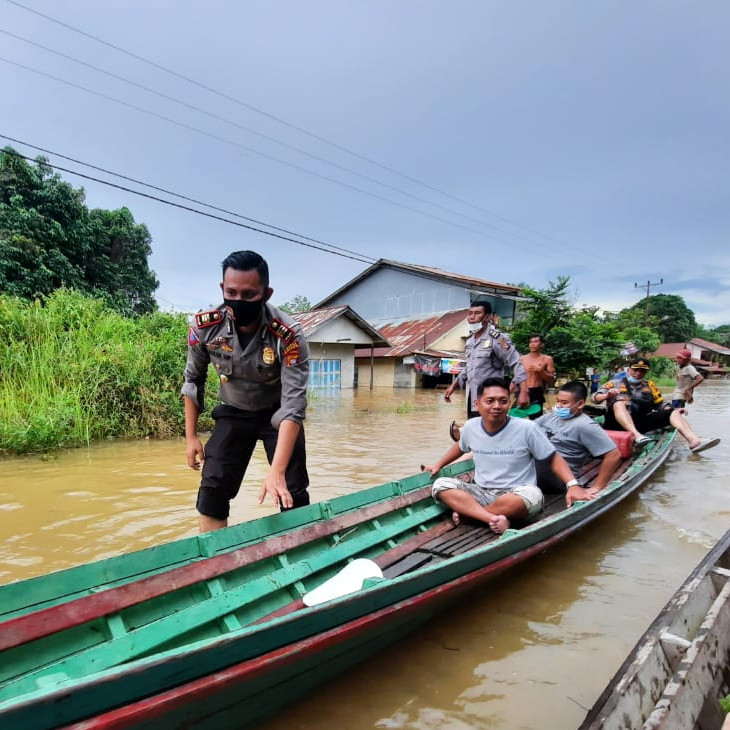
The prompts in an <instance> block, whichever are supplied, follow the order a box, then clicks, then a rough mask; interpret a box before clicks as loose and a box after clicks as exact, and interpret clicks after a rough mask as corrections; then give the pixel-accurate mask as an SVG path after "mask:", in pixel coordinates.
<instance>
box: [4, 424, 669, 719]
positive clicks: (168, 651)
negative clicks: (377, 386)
mask: <svg viewBox="0 0 730 730" xmlns="http://www.w3.org/2000/svg"><path fill="white" fill-rule="evenodd" d="M673 437H674V434H673V433H668V434H664V435H660V436H659V437H658V438H657V440H656V441H655V442H654V443H653V444H652V445H651V447H650V448H645V449H644V450H643V451H642V452H641V454H640V455H639V456H638V458H636V459H635V460H634V461H633V462H632V463H631V464H630V465H628V468H626V469H625V471H624V472H623V474H622V475H621V477H620V478H618V479H617V480H615V481H614V482H612V484H611V485H610V486H609V487H607V488H606V489H605V490H603V491H602V492H601V493H600V494H599V496H598V498H597V499H595V500H592V501H590V502H584V503H578V504H577V505H574V507H572V508H571V509H570V510H562V511H559V512H557V513H556V514H554V515H551V516H548V517H546V518H544V519H542V520H540V521H538V522H535V523H534V524H531V525H528V526H526V527H524V528H523V529H521V530H509V531H508V532H507V533H505V535H503V536H501V537H500V538H499V539H492V540H491V541H490V542H488V543H486V544H484V545H481V546H477V547H475V548H474V549H468V550H466V552H463V553H462V554H455V555H453V556H452V557H445V558H443V559H440V560H438V561H435V562H429V563H427V564H423V565H421V566H420V567H416V568H415V569H413V570H410V571H409V572H405V573H403V574H401V575H395V576H394V577H389V578H387V579H385V580H383V581H381V582H377V583H375V584H374V585H372V586H370V587H367V588H363V589H362V590H360V591H357V592H356V593H352V594H350V595H347V596H343V597H341V598H338V599H336V600H333V601H330V602H329V603H325V604H322V605H321V606H316V607H312V608H303V607H302V606H300V605H297V601H298V600H300V599H301V596H302V594H303V593H304V592H306V591H307V590H311V588H312V587H314V586H316V585H318V584H319V583H321V582H322V581H323V580H324V579H326V578H328V577H330V576H331V575H333V574H335V573H336V572H337V571H338V570H339V569H340V568H341V567H342V566H343V565H345V564H346V563H347V562H348V561H349V560H351V559H352V558H355V557H368V558H371V559H375V560H381V559H382V557H383V555H388V554H393V555H396V556H397V558H398V560H401V557H402V556H400V555H399V554H398V550H399V549H400V548H404V549H405V548H407V547H408V545H410V544H413V543H414V541H415V542H418V541H419V540H421V538H422V537H424V536H425V537H428V535H429V534H430V533H431V532H434V531H439V530H441V529H442V528H441V527H440V525H443V523H444V518H445V517H447V511H446V510H445V509H444V507H443V505H441V504H439V503H436V502H434V501H433V500H432V499H431V498H430V497H423V495H424V494H425V495H427V494H428V489H427V488H426V487H427V485H428V484H429V482H430V478H429V476H428V475H426V474H419V475H415V476H413V477H408V478H406V479H404V480H401V481H399V482H393V483H389V484H387V485H381V486H379V487H374V488H372V489H369V490H364V491H362V492H359V493H356V494H352V495H347V496H345V497H339V498H337V499H334V500H331V501H330V502H326V503H322V504H319V505H312V506H310V507H307V508H302V509H299V510H294V511H292V512H288V513H284V514H282V515H273V516H271V517H267V518H264V519H262V520H257V521H255V522H252V523H246V524H244V525H240V526H237V527H234V528H229V529H227V530H223V531H219V532H218V533H211V534H206V535H202V536H199V537H196V538H189V539H187V540H182V541H178V542H176V543H171V544H169V545H166V546H161V548H159V549H156V548H153V549H149V550H145V551H140V552H139V553H133V554H130V555H129V556H122V557H120V558H112V559H109V560H107V561H100V562H99V563H95V564H91V565H87V566H82V567H80V568H75V569H71V570H69V571H62V572H61V573H58V574H55V575H51V576H45V577H43V578H38V579H34V580H32V581H24V582H23V583H20V584H16V585H10V586H4V587H2V588H0V606H3V610H4V611H5V616H4V617H3V618H4V621H3V622H2V623H0V641H2V636H3V631H5V632H6V637H7V636H8V634H9V633H10V632H11V631H16V632H17V631H18V630H19V628H20V629H22V630H23V631H26V630H27V631H29V632H30V633H29V636H34V635H36V634H37V638H34V639H32V640H29V641H23V642H22V643H18V645H17V646H11V647H10V648H7V649H5V650H4V651H3V652H2V655H1V657H2V661H0V721H1V722H2V727H3V728H4V730H13V729H14V728H18V729H20V728H23V730H29V729H30V728H34V729H36V730H45V729H47V728H53V727H59V726H64V725H70V724H71V723H74V722H81V724H80V725H79V726H78V727H83V728H92V727H130V728H143V727H151V726H152V725H153V724H154V726H155V729H156V730H161V729H162V728H177V727H180V726H181V725H184V726H185V727H209V728H216V730H220V729H221V728H226V727H231V728H234V727H235V728H241V727H243V726H245V725H250V724H254V723H255V722H256V721H258V720H260V719H261V718H263V717H265V716H267V715H269V714H271V712H272V711H275V710H277V709H278V708H279V707H280V706H281V703H282V698H284V697H285V698H286V699H287V701H289V700H292V699H295V698H296V697H298V696H302V694H305V693H307V692H309V691H310V690H311V688H312V687H314V686H316V684H318V683H320V682H322V681H324V680H326V679H327V678H328V677H329V676H333V675H335V674H337V673H339V672H341V671H342V669H343V668H344V667H346V666H350V665H352V664H354V663H356V662H357V661H360V660H361V659H362V658H364V657H365V656H366V655H367V654H369V653H372V652H374V651H378V650H379V649H380V648H381V647H383V646H385V645H387V644H388V643H390V642H391V641H393V640H396V639H397V638H399V637H400V636H402V635H403V634H404V633H405V632H406V631H407V630H409V629H412V628H413V627H414V626H416V625H417V624H418V623H419V622H421V621H423V620H425V619H427V618H428V617H430V616H431V615H433V613H434V612H435V611H438V610H441V609H442V608H443V606H444V605H445V604H446V603H448V602H449V601H452V600H454V599H455V598H456V597H458V596H459V595H460V594H461V593H463V592H464V591H467V590H469V589H470V588H472V587H473V586H475V585H478V584H479V583H480V582H483V581H486V580H488V579H490V578H492V577H493V576H494V575H496V574H497V573H500V572H502V571H503V570H506V569H507V568H509V567H511V566H512V565H514V564H516V563H517V562H520V561H522V560H525V559H527V558H529V557H530V556H531V555H533V554H535V553H538V552H542V551H544V550H545V549H546V548H548V547H549V546H550V545H552V544H554V543H555V542H558V541H560V540H562V539H564V538H565V537H567V536H568V535H570V534H571V533H572V532H574V531H575V530H577V529H578V528H579V527H582V526H584V525H585V524H587V523H588V522H590V521H592V520H593V519H596V518H597V517H599V516H600V515H601V514H603V513H604V512H605V511H607V510H609V509H611V508H612V507H613V506H614V505H615V504H616V503H617V502H618V501H620V500H621V499H623V498H624V497H626V496H627V495H628V494H630V493H631V492H633V491H634V490H635V489H637V488H638V487H639V486H640V485H641V484H642V483H643V482H644V481H646V479H647V478H648V477H649V476H650V475H651V474H652V473H653V472H654V471H655V470H656V469H657V468H659V466H660V465H661V464H662V463H663V461H664V460H665V459H666V457H667V455H668V453H669V450H670V447H671V443H672V439H673ZM470 466H471V465H470V464H469V463H463V464H459V465H452V467H451V468H450V469H449V472H450V473H452V474H456V473H459V472H461V471H465V470H467V469H469V468H470ZM416 497H418V499H416ZM409 500H410V501H409ZM394 504H399V505H401V506H400V507H398V508H397V509H394V510H392V511H391V510H390V507H391V506H392V505H394ZM371 513H378V516H377V517H375V518H372V519H367V520H365V521H364V522H362V521H360V522H358V520H360V519H361V516H362V515H369V514H371ZM447 521H448V520H447ZM333 525H334V526H339V525H345V527H343V528H342V529H337V530H334V531H331V532H329V533H328V532H327V530H329V529H330V528H332V526H333ZM307 531H309V532H307ZM317 531H322V532H323V534H322V535H320V536H319V537H314V538H312V539H311V540H305V541H303V542H302V541H301V537H302V535H304V534H305V533H306V534H307V535H311V534H314V533H317V535H319V532H317ZM479 532H480V534H484V532H485V531H484V530H483V529H482V530H481V531H479ZM324 533H326V534H324ZM434 534H435V532H434ZM492 537H493V536H492ZM290 543H291V544H290ZM277 546H282V547H283V548H284V549H282V551H281V552H276V550H277V549H278V548H277ZM264 549H268V550H269V552H270V553H271V554H268V553H267V554H266V555H265V557H263V558H261V557H256V555H258V554H259V552H260V551H261V550H264ZM415 552H417V551H415ZM415 552H414V554H415ZM253 553H255V554H256V555H254V557H256V559H254V558H251V560H249V561H248V562H247V561H246V560H243V562H242V564H240V565H237V567H234V568H232V569H231V570H226V571H225V572H223V573H221V574H220V575H213V577H206V578H205V579H201V580H197V576H198V573H201V575H202V574H203V573H204V572H205V571H206V570H208V568H209V566H211V565H217V564H218V563H221V564H223V561H227V562H225V564H226V565H228V563H230V562H231V561H233V560H234V559H236V560H237V559H239V558H246V556H248V555H249V554H253ZM183 556H184V557H183ZM395 564H396V565H397V564H398V562H397V561H396V563H395ZM201 571H202V572H201ZM386 574H387V573H386ZM176 575H179V576H183V577H184V576H188V577H189V576H190V575H192V576H193V577H194V578H195V580H193V581H192V582H190V581H189V583H188V584H187V585H182V587H180V588H176V589H175V590H170V591H163V592H162V593H159V594H154V595H153V596H152V597H151V598H149V599H146V600H139V601H137V600H136V598H135V594H137V593H139V594H140V595H141V593H142V588H143V587H144V586H148V587H149V586H152V587H153V588H154V587H155V586H156V585H157V583H159V582H165V581H168V580H169V581H170V584H171V585H173V584H174V585H177V583H175V580H176V578H175V576H176ZM100 579H102V580H101V581H100ZM72 581H73V582H72ZM183 582H184V581H183ZM30 584H32V585H30ZM24 585H25V587H26V588H28V591H27V592H25V591H24V590H23V586H24ZM69 585H72V586H73V590H69V589H68V586H69ZM59 586H60V587H61V588H60V589H59ZM101 586H103V587H104V588H105V589H106V590H102V591H99V587H101ZM54 591H55V592H54ZM23 595H24V596H25V601H23V600H22V596H23ZM117 595H118V596H119V597H120V598H123V599H124V600H126V601H128V603H129V605H126V604H125V606H124V607H123V608H121V609H119V610H107V609H103V610H102V611H101V612H100V613H101V615H99V616H96V615H94V613H93V611H94V610H97V609H98V605H97V604H101V603H102V602H103V601H104V600H105V599H106V598H108V597H115V596H117ZM6 596H9V597H10V599H12V600H9V601H8V603H6V602H5V599H6ZM130 597H131V598H130ZM130 601H131V602H130ZM282 611H283V612H284V613H283V614H281V615H279V614H280V613H281V612H282ZM59 614H63V616H64V617H65V618H64V620H67V621H68V622H69V624H68V627H67V628H65V629H64V630H62V631H58V632H51V633H48V634H47V635H46V634H43V631H44V630H45V629H44V622H47V621H51V620H53V619H55V618H57V616H58V615H59ZM87 614H88V615H87ZM79 616H81V618H79ZM74 622H75V623H74ZM33 632H36V634H34V633H33ZM13 640H14V639H13V637H10V638H9V640H8V644H12V643H13ZM283 687H285V688H286V691H282V688H283Z"/></svg>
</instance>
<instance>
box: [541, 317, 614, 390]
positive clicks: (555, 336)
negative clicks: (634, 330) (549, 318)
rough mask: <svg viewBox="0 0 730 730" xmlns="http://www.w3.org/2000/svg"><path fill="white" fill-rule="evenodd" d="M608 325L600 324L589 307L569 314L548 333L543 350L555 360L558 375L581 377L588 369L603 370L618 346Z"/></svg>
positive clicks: (612, 330)
mask: <svg viewBox="0 0 730 730" xmlns="http://www.w3.org/2000/svg"><path fill="white" fill-rule="evenodd" d="M619 343H620V336H619V334H618V332H617V330H616V328H615V327H614V326H613V325H612V324H608V323H605V322H602V321H601V320H600V319H599V318H598V317H597V315H596V310H595V309H593V308H590V309H582V310H580V311H577V312H573V313H572V315H571V316H570V317H569V318H568V320H567V321H566V322H565V323H564V324H561V325H559V326H557V327H554V328H553V329H551V330H550V332H549V333H548V335H547V337H546V338H545V349H546V351H547V352H549V353H550V354H551V355H552V356H553V359H554V360H555V368H556V370H557V371H558V373H561V374H566V375H569V376H570V377H579V378H581V377H584V375H585V371H586V368H588V367H605V366H606V365H607V364H608V363H609V362H610V361H611V360H612V359H614V358H615V357H616V354H617V352H618V350H619V347H620V344H619Z"/></svg>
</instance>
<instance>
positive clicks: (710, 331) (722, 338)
mask: <svg viewBox="0 0 730 730" xmlns="http://www.w3.org/2000/svg"><path fill="white" fill-rule="evenodd" d="M695 337H701V338H702V339H703V340H708V341H709V342H715V343H717V344H718V345H722V346H723V347H728V346H730V324H721V325H720V326H719V327H709V328H708V327H703V326H702V325H701V324H698V325H697V331H696V332H695Z"/></svg>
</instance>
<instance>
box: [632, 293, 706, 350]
mask: <svg viewBox="0 0 730 730" xmlns="http://www.w3.org/2000/svg"><path fill="white" fill-rule="evenodd" d="M647 312H648V318H647ZM626 318H628V319H630V320H631V324H632V325H638V324H639V321H640V322H641V325H642V326H644V327H648V328H649V329H653V330H655V331H656V333H657V334H658V335H659V338H660V339H659V341H660V343H661V342H686V341H687V340H691V339H692V338H693V337H695V333H696V331H697V321H696V320H695V315H694V312H693V311H692V310H691V309H690V308H689V307H688V306H687V305H686V304H685V302H684V299H683V298H682V297H680V296H678V295H676V294H654V295H653V296H650V297H648V298H645V299H642V300H641V301H639V302H637V303H636V304H634V305H633V306H631V307H629V308H628V310H626V309H624V310H621V312H619V319H620V320H622V325H624V326H625V322H624V319H626Z"/></svg>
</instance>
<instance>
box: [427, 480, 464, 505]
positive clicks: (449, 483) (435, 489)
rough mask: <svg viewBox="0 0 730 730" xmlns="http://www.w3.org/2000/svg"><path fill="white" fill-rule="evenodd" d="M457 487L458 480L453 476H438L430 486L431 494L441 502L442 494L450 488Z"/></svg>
mask: <svg viewBox="0 0 730 730" xmlns="http://www.w3.org/2000/svg"><path fill="white" fill-rule="evenodd" d="M458 488H459V480H458V479H455V478H454V477H439V478H438V479H437V480H436V481H435V482H434V483H433V486H432V487H431V496H432V497H433V498H434V499H436V500H440V501H442V502H443V499H442V495H443V494H444V493H445V492H449V491H450V490H452V489H458Z"/></svg>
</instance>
